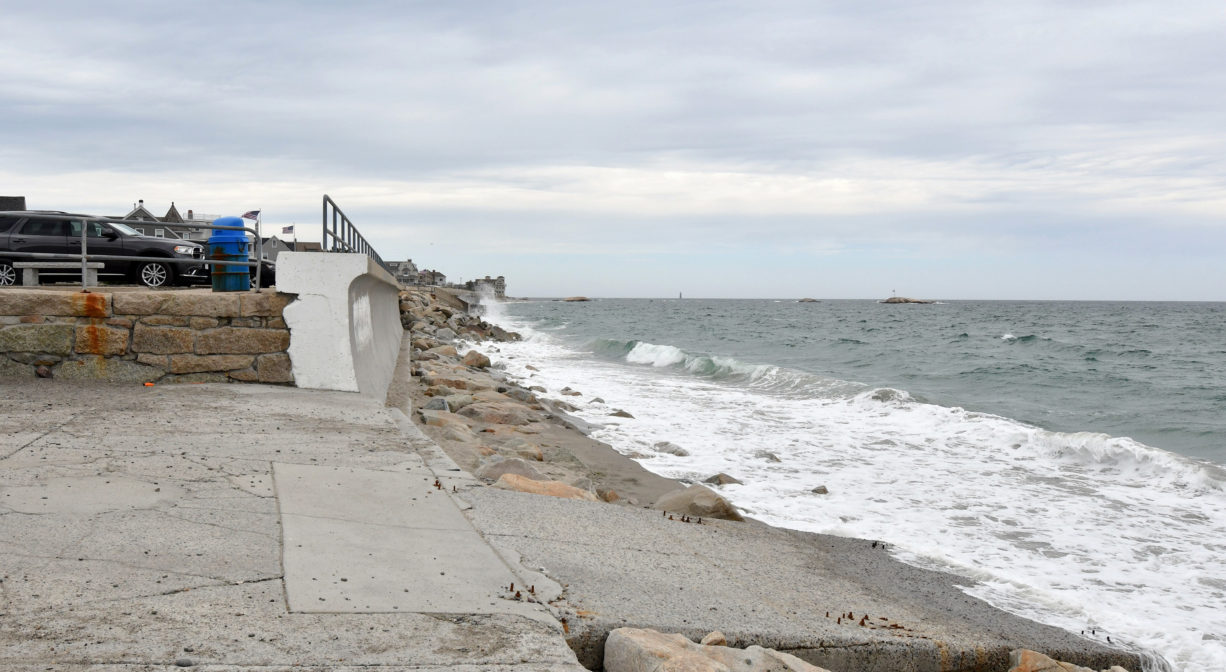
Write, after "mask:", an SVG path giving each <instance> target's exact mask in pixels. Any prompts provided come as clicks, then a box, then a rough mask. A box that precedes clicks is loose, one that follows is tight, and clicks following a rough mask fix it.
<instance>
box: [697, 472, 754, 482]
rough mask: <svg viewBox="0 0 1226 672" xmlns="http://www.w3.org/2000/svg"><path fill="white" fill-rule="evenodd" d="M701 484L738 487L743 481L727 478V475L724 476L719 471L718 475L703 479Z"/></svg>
mask: <svg viewBox="0 0 1226 672" xmlns="http://www.w3.org/2000/svg"><path fill="white" fill-rule="evenodd" d="M703 483H714V484H715V485H731V484H733V483H736V484H738V485H740V484H742V483H744V481H741V480H738V479H736V478H733V477H732V476H729V475H728V474H725V473H724V472H722V471H721V472H720V473H718V474H716V475H714V476H712V477H711V478H708V479H705V480H704V481H703Z"/></svg>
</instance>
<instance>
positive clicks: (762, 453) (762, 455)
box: [753, 450, 783, 462]
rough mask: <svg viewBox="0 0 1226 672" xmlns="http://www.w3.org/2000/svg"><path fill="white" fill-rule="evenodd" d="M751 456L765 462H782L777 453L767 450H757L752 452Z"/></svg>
mask: <svg viewBox="0 0 1226 672" xmlns="http://www.w3.org/2000/svg"><path fill="white" fill-rule="evenodd" d="M753 456H754V457H756V458H758V459H760V460H766V461H767V462H782V461H783V460H781V459H779V456H778V455H776V454H774V453H772V452H770V451H769V450H759V451H758V452H756V453H754V454H753Z"/></svg>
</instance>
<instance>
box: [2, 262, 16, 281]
mask: <svg viewBox="0 0 1226 672" xmlns="http://www.w3.org/2000/svg"><path fill="white" fill-rule="evenodd" d="M15 284H17V269H15V268H13V265H12V264H10V263H9V262H7V261H0V287H11V286H12V285H15Z"/></svg>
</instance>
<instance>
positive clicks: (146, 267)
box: [136, 261, 175, 287]
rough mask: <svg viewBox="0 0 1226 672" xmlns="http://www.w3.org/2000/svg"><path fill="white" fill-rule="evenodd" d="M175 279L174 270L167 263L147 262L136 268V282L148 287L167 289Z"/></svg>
mask: <svg viewBox="0 0 1226 672" xmlns="http://www.w3.org/2000/svg"><path fill="white" fill-rule="evenodd" d="M174 279H175V272H174V270H173V269H171V267H170V264H167V263H165V262H161V261H147V262H145V263H143V264H141V265H140V266H138V267H137V268H136V281H137V282H139V283H140V284H142V285H144V286H146V287H166V286H167V285H170V284H171V283H173V282H174Z"/></svg>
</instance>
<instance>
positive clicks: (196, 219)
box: [112, 199, 221, 243]
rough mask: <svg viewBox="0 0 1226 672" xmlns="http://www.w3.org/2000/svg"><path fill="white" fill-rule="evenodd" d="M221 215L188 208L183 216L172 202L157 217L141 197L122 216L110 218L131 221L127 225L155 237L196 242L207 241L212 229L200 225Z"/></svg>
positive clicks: (206, 223)
mask: <svg viewBox="0 0 1226 672" xmlns="http://www.w3.org/2000/svg"><path fill="white" fill-rule="evenodd" d="M218 217H221V215H203V214H196V213H195V212H193V211H191V210H188V211H187V216H186V217H184V216H183V215H181V214H180V213H179V209H178V208H176V207H175V204H174V202H173V201H172V202H171V204H170V209H169V210H167V211H166V215H165V216H164V217H158V216H157V215H154V214H153V213H152V212H150V211H149V209H148V208H146V207H145V200H144V199H141V200H140V201H137V202H136V203H135V204H133V205H132V210H131V211H130V212H128V214H126V215H123V216H122V217H113V218H112V219H123V220H127V221H129V222H131V224H129V225H128V226H131V227H132V228H134V229H136V230H137V231H140V232H141V233H142V234H144V235H146V236H153V237H155V238H182V239H184V240H192V241H195V242H198V243H204V242H208V239H209V236H210V235H212V229H205V228H202V227H201V225H209V224H212V223H213V220H215V219H217V218H218Z"/></svg>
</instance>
